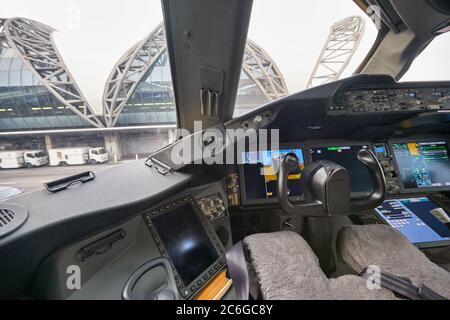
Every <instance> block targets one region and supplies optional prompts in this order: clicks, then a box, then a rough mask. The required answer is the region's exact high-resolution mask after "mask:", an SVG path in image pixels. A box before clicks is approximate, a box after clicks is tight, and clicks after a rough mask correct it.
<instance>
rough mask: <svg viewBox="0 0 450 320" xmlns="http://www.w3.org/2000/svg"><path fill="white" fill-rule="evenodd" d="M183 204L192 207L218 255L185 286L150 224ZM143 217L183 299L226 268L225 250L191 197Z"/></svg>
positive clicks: (145, 214)
mask: <svg viewBox="0 0 450 320" xmlns="http://www.w3.org/2000/svg"><path fill="white" fill-rule="evenodd" d="M185 204H190V205H191V206H192V209H193V211H194V213H195V214H196V215H197V217H198V218H199V221H200V223H201V224H202V227H203V229H204V230H205V232H206V234H207V236H208V238H209V240H210V241H211V243H212V244H213V246H214V248H215V249H216V251H217V255H218V258H217V259H216V260H215V261H214V262H213V263H212V264H211V265H210V266H209V267H208V268H207V269H206V270H204V271H203V272H202V273H201V274H200V275H198V276H197V277H196V278H195V280H194V281H192V282H191V283H189V284H185V283H183V281H182V280H181V277H180V274H179V273H178V271H177V270H176V268H175V265H174V263H173V261H172V258H171V257H170V255H169V253H168V252H167V250H166V248H165V245H164V243H163V241H162V240H161V238H160V236H159V234H158V231H157V230H156V228H155V227H154V225H153V223H152V219H154V218H156V217H158V216H160V215H163V214H165V213H167V212H170V211H172V210H173V209H175V208H178V207H180V206H183V205H185ZM143 217H144V220H145V222H146V224H147V227H148V229H149V230H150V234H151V235H152V237H153V239H154V241H155V243H156V246H157V247H158V249H159V252H160V253H161V256H162V257H164V258H167V259H168V260H169V261H170V264H171V266H172V270H173V273H174V276H175V281H176V285H177V288H178V291H179V292H180V294H181V296H182V297H183V298H189V297H191V296H193V295H195V294H196V293H198V292H199V291H200V290H201V289H202V288H203V286H204V285H205V284H207V283H209V282H210V281H211V280H212V279H213V278H214V277H215V276H216V275H217V274H218V273H219V272H220V271H221V270H223V268H224V267H225V266H226V258H225V249H224V248H223V246H222V244H221V242H220V241H219V239H218V238H217V235H216V233H215V232H214V230H213V229H212V228H211V226H210V225H209V223H208V221H207V220H206V218H205V217H204V216H203V214H202V213H201V211H200V209H199V208H198V206H197V203H196V202H195V200H194V198H193V197H192V196H190V195H189V196H185V197H183V198H180V199H177V200H174V201H172V202H169V203H167V204H165V205H163V206H159V207H156V208H153V209H150V210H148V211H146V212H145V213H144V214H143Z"/></svg>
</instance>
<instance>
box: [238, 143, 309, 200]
mask: <svg viewBox="0 0 450 320" xmlns="http://www.w3.org/2000/svg"><path fill="white" fill-rule="evenodd" d="M282 149H300V150H302V153H303V161H304V166H306V165H307V164H308V157H307V155H306V154H305V153H306V145H305V144H304V143H303V144H302V143H289V144H287V143H282V144H280V145H279V147H278V150H282ZM254 150H258V152H259V151H267V150H268V149H265V150H259V148H257V147H256V148H255V149H254ZM271 150H275V149H271ZM246 151H248V150H246ZM238 156H239V157H241V156H242V155H241V154H239V155H238ZM239 184H240V189H241V202H242V204H243V205H262V204H271V203H273V204H276V203H279V201H278V198H277V197H274V198H260V199H251V200H249V199H247V195H246V190H245V174H244V164H239ZM304 199H305V197H304V195H300V196H295V197H290V200H291V201H293V202H299V201H303V200H304Z"/></svg>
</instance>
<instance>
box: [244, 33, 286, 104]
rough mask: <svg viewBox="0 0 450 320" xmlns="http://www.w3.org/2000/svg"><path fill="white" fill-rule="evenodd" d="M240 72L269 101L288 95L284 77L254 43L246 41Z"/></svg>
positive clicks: (270, 59) (262, 50)
mask: <svg viewBox="0 0 450 320" xmlns="http://www.w3.org/2000/svg"><path fill="white" fill-rule="evenodd" d="M242 70H243V71H244V72H245V73H246V74H247V76H248V77H249V78H250V79H252V80H253V81H254V82H255V83H256V85H257V86H258V88H259V89H260V90H261V92H262V93H263V94H264V96H266V97H267V99H269V100H270V101H272V100H276V99H279V98H282V97H284V96H287V95H288V94H289V92H288V89H287V86H286V82H285V81H284V77H283V75H282V74H281V72H280V70H279V69H278V67H277V65H276V64H275V62H274V61H273V60H272V58H271V57H270V56H269V55H268V54H267V53H266V52H265V51H264V49H263V48H261V47H260V46H259V45H258V44H256V43H255V42H254V41H252V40H250V39H248V40H247V46H246V48H245V52H244V59H243V62H242Z"/></svg>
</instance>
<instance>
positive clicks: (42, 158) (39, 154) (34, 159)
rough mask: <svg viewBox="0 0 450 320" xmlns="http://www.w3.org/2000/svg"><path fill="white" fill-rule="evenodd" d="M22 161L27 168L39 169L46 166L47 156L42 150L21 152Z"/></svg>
mask: <svg viewBox="0 0 450 320" xmlns="http://www.w3.org/2000/svg"><path fill="white" fill-rule="evenodd" d="M23 160H24V165H25V167H27V168H33V167H41V166H45V165H47V164H48V156H47V155H46V154H45V152H44V151H42V150H25V151H23Z"/></svg>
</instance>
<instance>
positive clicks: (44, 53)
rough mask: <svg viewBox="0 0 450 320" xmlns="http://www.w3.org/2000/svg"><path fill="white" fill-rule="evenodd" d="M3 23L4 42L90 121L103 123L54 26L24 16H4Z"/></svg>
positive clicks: (64, 101)
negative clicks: (74, 73)
mask: <svg viewBox="0 0 450 320" xmlns="http://www.w3.org/2000/svg"><path fill="white" fill-rule="evenodd" d="M1 25H2V28H1V26H0V28H1V29H0V40H1V41H2V45H3V46H7V47H9V48H11V49H13V50H14V52H15V53H16V54H17V56H18V57H19V58H20V60H21V61H22V62H23V63H24V64H25V65H26V66H27V67H28V68H29V69H30V70H31V71H32V72H33V73H34V74H35V75H36V77H37V78H38V79H39V80H40V82H41V84H42V85H43V86H44V87H45V88H46V89H47V90H48V91H49V92H50V93H52V94H53V95H54V97H55V98H56V99H57V100H58V101H60V102H61V103H62V104H63V105H64V106H66V107H67V108H69V109H70V110H71V111H73V112H74V113H75V114H77V115H78V116H80V117H81V118H82V119H84V120H85V121H87V122H88V123H89V124H90V125H92V126H94V127H98V128H100V127H103V124H102V122H101V120H100V119H99V118H98V117H97V116H96V115H95V112H94V111H93V109H92V108H91V107H90V106H89V103H88V102H87V100H86V98H85V97H84V96H83V94H82V93H81V91H80V88H79V87H78V85H77V84H76V82H75V80H74V78H73V77H72V75H71V74H70V72H69V70H68V69H67V67H66V65H65V64H64V61H63V59H62V58H61V56H60V54H59V52H58V50H57V48H56V45H55V43H54V41H53V37H52V33H53V32H54V31H55V29H53V28H51V27H49V26H46V25H44V24H42V23H39V22H36V21H33V20H29V19H24V18H12V19H4V20H2V21H1Z"/></svg>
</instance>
